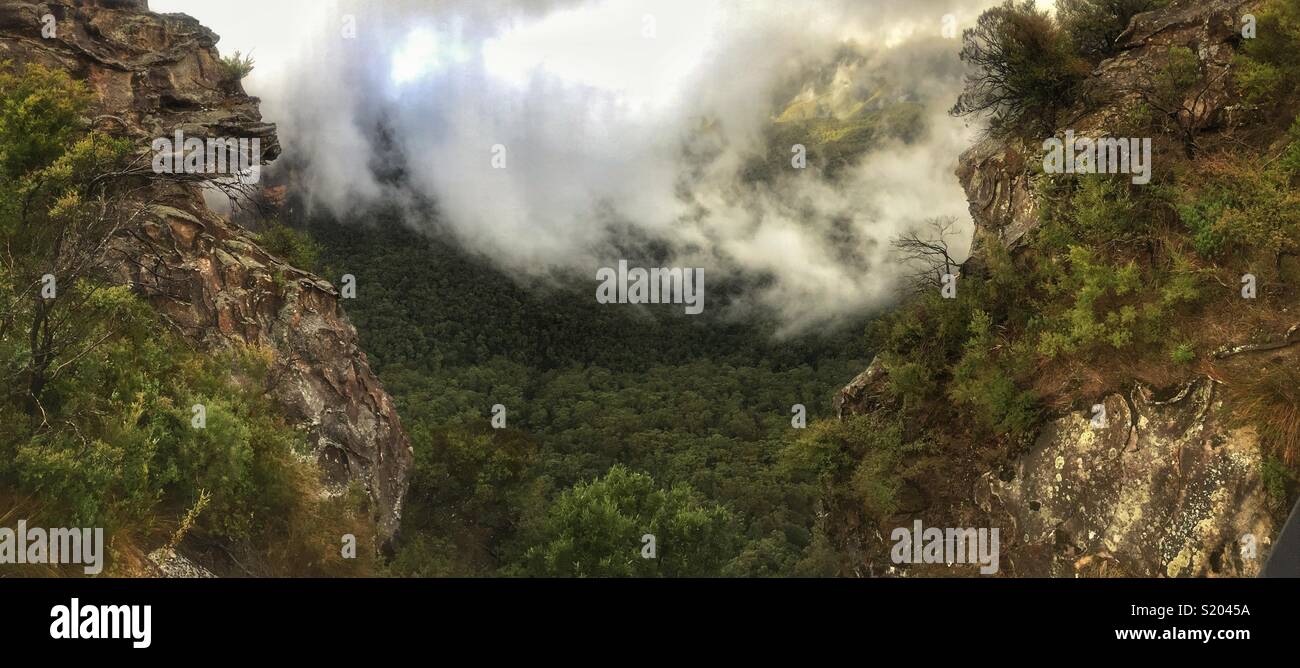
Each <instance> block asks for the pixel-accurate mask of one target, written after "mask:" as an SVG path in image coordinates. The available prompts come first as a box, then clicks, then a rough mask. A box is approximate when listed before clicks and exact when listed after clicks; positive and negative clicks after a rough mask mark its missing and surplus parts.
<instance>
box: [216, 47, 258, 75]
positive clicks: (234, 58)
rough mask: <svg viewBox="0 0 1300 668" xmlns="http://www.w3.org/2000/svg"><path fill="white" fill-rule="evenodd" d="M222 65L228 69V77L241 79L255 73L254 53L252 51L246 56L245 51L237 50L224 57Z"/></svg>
mask: <svg viewBox="0 0 1300 668" xmlns="http://www.w3.org/2000/svg"><path fill="white" fill-rule="evenodd" d="M221 65H222V66H223V67H224V68H225V70H226V77H227V78H229V79H230V80H232V81H241V80H243V79H244V78H245V77H247V76H248V75H249V74H252V73H253V67H254V62H253V55H252V54H251V53H250V54H248V55H247V56H245V55H244V54H243V53H241V52H239V51H236V52H234V53H233V54H231V55H229V56H225V57H223V58H222V59H221Z"/></svg>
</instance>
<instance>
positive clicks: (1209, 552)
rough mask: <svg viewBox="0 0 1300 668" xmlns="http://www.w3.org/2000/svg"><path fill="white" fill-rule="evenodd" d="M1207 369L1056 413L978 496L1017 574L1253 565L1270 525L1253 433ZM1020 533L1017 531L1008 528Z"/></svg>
mask: <svg viewBox="0 0 1300 668" xmlns="http://www.w3.org/2000/svg"><path fill="white" fill-rule="evenodd" d="M1215 388H1216V385H1215V383H1214V382H1213V381H1211V380H1209V379H1201V380H1198V381H1196V382H1193V383H1192V384H1190V385H1188V386H1187V387H1185V388H1184V389H1183V390H1182V391H1181V392H1179V393H1177V394H1176V395H1175V396H1173V397H1172V398H1169V399H1167V400H1163V401H1161V400H1157V399H1156V398H1155V397H1154V396H1153V394H1152V392H1151V391H1149V390H1146V389H1144V388H1141V387H1139V388H1136V389H1134V390H1133V391H1132V392H1131V393H1130V395H1129V397H1127V398H1126V397H1124V396H1121V395H1111V396H1109V397H1107V398H1106V399H1105V400H1104V402H1103V403H1102V404H1101V405H1104V406H1105V413H1104V415H1105V419H1104V421H1103V420H1100V419H1099V416H1100V415H1101V414H1100V412H1097V411H1092V412H1089V413H1086V414H1085V413H1075V414H1071V415H1067V416H1065V417H1062V418H1059V419H1057V420H1054V421H1052V422H1050V423H1049V424H1048V425H1047V426H1046V428H1045V429H1044V430H1043V432H1042V433H1041V434H1040V435H1039V438H1038V440H1037V442H1036V443H1035V445H1034V446H1033V448H1032V449H1031V450H1030V451H1029V452H1028V453H1026V454H1025V455H1023V456H1022V457H1020V459H1019V461H1017V462H1016V465H1015V471H1014V477H1012V478H1011V479H1009V480H1001V479H999V478H997V477H994V476H993V475H992V474H986V475H985V477H984V487H983V489H980V490H978V491H977V499H978V500H979V501H980V503H981V505H982V506H984V507H985V508H986V509H987V510H989V512H990V517H991V521H992V522H993V524H994V525H1000V526H1003V527H1006V528H1004V529H1003V534H1004V538H1003V540H1004V546H1003V551H1004V553H1005V554H1006V559H1007V561H1008V562H1009V564H1008V565H1009V566H1010V568H1011V571H1012V572H1013V573H1014V574H1015V575H1018V576H1034V577H1043V576H1058V577H1059V576H1067V577H1069V576H1074V575H1128V576H1142V577H1180V576H1182V577H1187V576H1215V575H1223V576H1249V577H1253V576H1255V575H1257V574H1258V573H1259V569H1260V568H1261V567H1262V565H1263V564H1264V562H1265V561H1266V558H1267V553H1268V541H1270V540H1271V537H1272V535H1273V533H1274V529H1275V527H1274V526H1273V520H1272V517H1271V515H1270V513H1269V512H1268V509H1267V495H1266V494H1265V492H1264V490H1263V488H1262V485H1261V483H1260V480H1259V476H1258V471H1259V466H1260V461H1259V459H1260V456H1259V449H1258V446H1257V438H1256V436H1255V434H1254V433H1253V431H1251V430H1250V429H1241V428H1233V427H1230V426H1229V425H1227V424H1226V423H1225V421H1226V418H1227V413H1226V411H1225V410H1224V408H1223V404H1222V402H1221V401H1219V400H1218V399H1217V398H1216V396H1215V395H1216V392H1215ZM1012 535H1014V541H1013V539H1012Z"/></svg>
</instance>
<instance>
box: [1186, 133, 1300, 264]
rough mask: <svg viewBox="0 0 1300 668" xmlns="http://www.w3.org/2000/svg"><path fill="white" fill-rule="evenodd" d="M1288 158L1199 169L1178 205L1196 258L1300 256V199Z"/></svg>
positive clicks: (1214, 164) (1231, 160) (1228, 162)
mask: <svg viewBox="0 0 1300 668" xmlns="http://www.w3.org/2000/svg"><path fill="white" fill-rule="evenodd" d="M1288 156H1289V153H1288V154H1284V160H1283V161H1282V162H1281V163H1275V164H1272V165H1261V164H1259V163H1258V162H1256V161H1252V160H1249V159H1245V158H1233V157H1229V158H1225V159H1222V160H1217V161H1214V162H1206V163H1204V164H1203V165H1201V167H1200V169H1199V170H1198V171H1197V173H1196V174H1195V175H1193V176H1192V177H1190V178H1189V182H1188V183H1187V184H1186V186H1185V187H1184V188H1183V189H1182V190H1181V191H1180V196H1181V199H1180V201H1179V205H1178V214H1179V217H1180V218H1181V219H1182V221H1183V224H1184V225H1186V226H1187V229H1188V230H1189V231H1190V232H1191V233H1192V239H1193V242H1194V244H1195V246H1196V250H1197V252H1198V253H1200V254H1201V255H1202V256H1204V257H1206V258H1211V259H1213V258H1218V257H1221V256H1223V255H1224V254H1226V253H1232V252H1238V253H1241V252H1263V253H1266V254H1268V255H1270V256H1273V257H1276V256H1279V255H1283V254H1293V253H1296V252H1297V251H1300V246H1298V245H1297V244H1300V194H1297V192H1296V190H1295V188H1293V187H1292V186H1291V174H1290V173H1289V169H1290V166H1289V164H1290V163H1289V162H1287V158H1288Z"/></svg>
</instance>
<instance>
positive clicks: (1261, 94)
mask: <svg viewBox="0 0 1300 668" xmlns="http://www.w3.org/2000/svg"><path fill="white" fill-rule="evenodd" d="M1256 18H1257V23H1256V36H1255V38H1254V39H1247V40H1243V42H1242V47H1241V51H1242V52H1241V53H1240V54H1238V56H1237V58H1236V65H1237V67H1236V81H1237V85H1238V86H1239V87H1240V88H1241V91H1242V93H1243V94H1244V95H1245V96H1246V99H1247V100H1249V101H1250V102H1253V103H1256V104H1275V103H1277V102H1279V101H1280V100H1281V99H1282V98H1283V97H1284V96H1287V95H1288V94H1293V92H1294V91H1295V90H1296V88H1297V87H1300V2H1297V1H1296V0H1272V1H1271V2H1268V3H1267V4H1265V5H1264V7H1263V8H1262V9H1261V10H1260V11H1259V12H1258V13H1257V14H1256Z"/></svg>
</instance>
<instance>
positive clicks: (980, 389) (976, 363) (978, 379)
mask: <svg viewBox="0 0 1300 668" xmlns="http://www.w3.org/2000/svg"><path fill="white" fill-rule="evenodd" d="M992 326H993V323H992V320H991V319H990V318H989V316H988V314H987V313H985V312H984V311H975V312H974V313H973V314H972V317H971V323H970V338H969V339H967V341H966V343H965V346H964V347H965V352H964V354H963V355H962V357H961V360H960V361H959V362H958V363H957V365H956V366H955V367H954V368H953V380H952V385H951V386H950V388H949V390H948V393H949V395H950V396H951V397H952V399H953V401H955V402H957V403H959V404H964V405H966V406H969V407H971V408H972V409H973V410H974V414H975V417H976V418H977V419H978V420H979V421H980V422H981V423H982V424H983V426H984V427H985V428H987V429H990V430H992V431H993V432H994V433H997V434H1022V433H1026V432H1029V431H1031V430H1032V429H1033V427H1034V425H1035V424H1037V422H1038V408H1037V397H1035V396H1034V393H1033V392H1031V391H1029V390H1021V389H1019V387H1018V386H1017V385H1016V381H1015V376H1014V374H1013V373H1012V372H1011V371H1008V370H1007V369H1005V368H1004V367H1003V361H1002V360H1000V359H998V358H997V357H995V356H994V352H993V350H994V347H995V341H994V337H993V332H992ZM1011 361H1013V362H1014V361H1016V360H1014V359H1013V360H1011ZM1020 371H1021V372H1023V370H1020Z"/></svg>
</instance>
